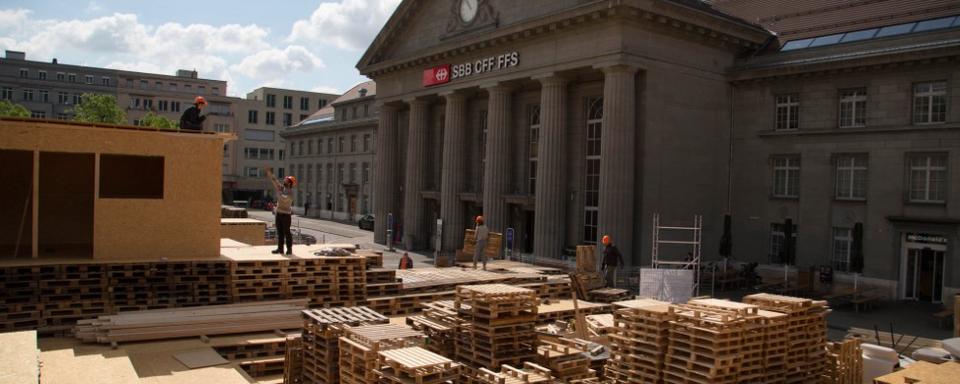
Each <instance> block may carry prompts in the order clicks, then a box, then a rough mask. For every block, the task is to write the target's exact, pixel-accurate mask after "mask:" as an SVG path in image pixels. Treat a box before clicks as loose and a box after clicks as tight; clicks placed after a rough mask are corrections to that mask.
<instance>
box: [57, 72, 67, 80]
mask: <svg viewBox="0 0 960 384" xmlns="http://www.w3.org/2000/svg"><path fill="white" fill-rule="evenodd" d="M65 77H66V74H65V73H63V72H57V81H63V79H64V78H65Z"/></svg>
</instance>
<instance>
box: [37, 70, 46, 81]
mask: <svg viewBox="0 0 960 384" xmlns="http://www.w3.org/2000/svg"><path fill="white" fill-rule="evenodd" d="M37 78H38V79H40V80H46V79H47V71H38V72H37Z"/></svg>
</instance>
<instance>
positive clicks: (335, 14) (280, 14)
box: [0, 0, 400, 97]
mask: <svg viewBox="0 0 960 384" xmlns="http://www.w3.org/2000/svg"><path fill="white" fill-rule="evenodd" d="M399 2H400V0H324V1H318V0H313V1H304V0H279V1H278V0H274V1H252V0H241V1H213V0H210V1H196V0H195V1H182V0H164V1H129V0H127V1H120V0H96V1H76V0H74V1H66V0H49V1H38V0H32V1H27V0H3V1H2V2H0V49H4V50H5V49H13V50H20V51H26V53H27V59H28V60H37V61H48V60H50V59H52V58H57V59H58V60H59V61H60V62H61V63H67V64H80V65H89V66H99V67H110V68H118V69H127V70H134V71H143V72H155V73H163V74H173V73H174V71H175V70H176V69H181V68H182V69H196V70H198V71H199V72H200V76H201V77H204V78H212V79H219V80H227V81H228V82H229V84H228V87H229V90H228V92H229V94H230V95H233V96H240V97H242V96H244V95H246V93H247V92H249V91H251V90H253V89H256V88H258V87H261V86H271V87H281V88H291V89H302V90H313V91H318V92H344V91H346V90H347V89H349V88H350V87H351V86H353V85H354V84H356V83H359V82H361V81H364V80H366V79H365V78H364V77H362V76H360V75H359V73H357V70H356V68H355V65H356V63H357V60H359V58H360V55H362V54H363V52H364V50H366V47H367V46H368V45H369V44H370V41H372V40H373V38H374V36H376V34H377V32H379V30H380V28H381V27H382V26H383V24H384V23H385V22H386V20H387V19H388V18H389V17H390V14H391V13H392V12H393V10H394V9H395V8H396V6H397V4H398V3H399Z"/></svg>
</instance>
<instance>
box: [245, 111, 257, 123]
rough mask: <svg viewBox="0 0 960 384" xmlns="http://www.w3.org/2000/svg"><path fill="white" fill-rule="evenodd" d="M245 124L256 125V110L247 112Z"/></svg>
mask: <svg viewBox="0 0 960 384" xmlns="http://www.w3.org/2000/svg"><path fill="white" fill-rule="evenodd" d="M247 122H248V123H250V124H256V123H257V110H256V109H251V110H249V111H247Z"/></svg>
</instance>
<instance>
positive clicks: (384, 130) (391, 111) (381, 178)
mask: <svg viewBox="0 0 960 384" xmlns="http://www.w3.org/2000/svg"><path fill="white" fill-rule="evenodd" d="M397 112H398V111H397V107H395V106H392V105H381V106H380V120H379V123H378V125H377V147H376V151H377V153H376V156H374V162H373V214H374V217H376V223H374V226H373V241H374V242H376V243H379V244H386V242H387V214H390V213H392V214H394V215H397V214H398V213H399V212H397V198H398V197H399V196H400V194H399V192H400V183H399V181H398V179H399V178H398V177H397V160H398V159H397V117H398V113H397ZM331 176H332V175H326V177H327V179H329V178H330V177H331ZM325 203H326V200H323V199H321V204H325ZM321 209H326V206H323V207H322V208H321ZM396 219H397V218H396V217H394V221H396Z"/></svg>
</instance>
